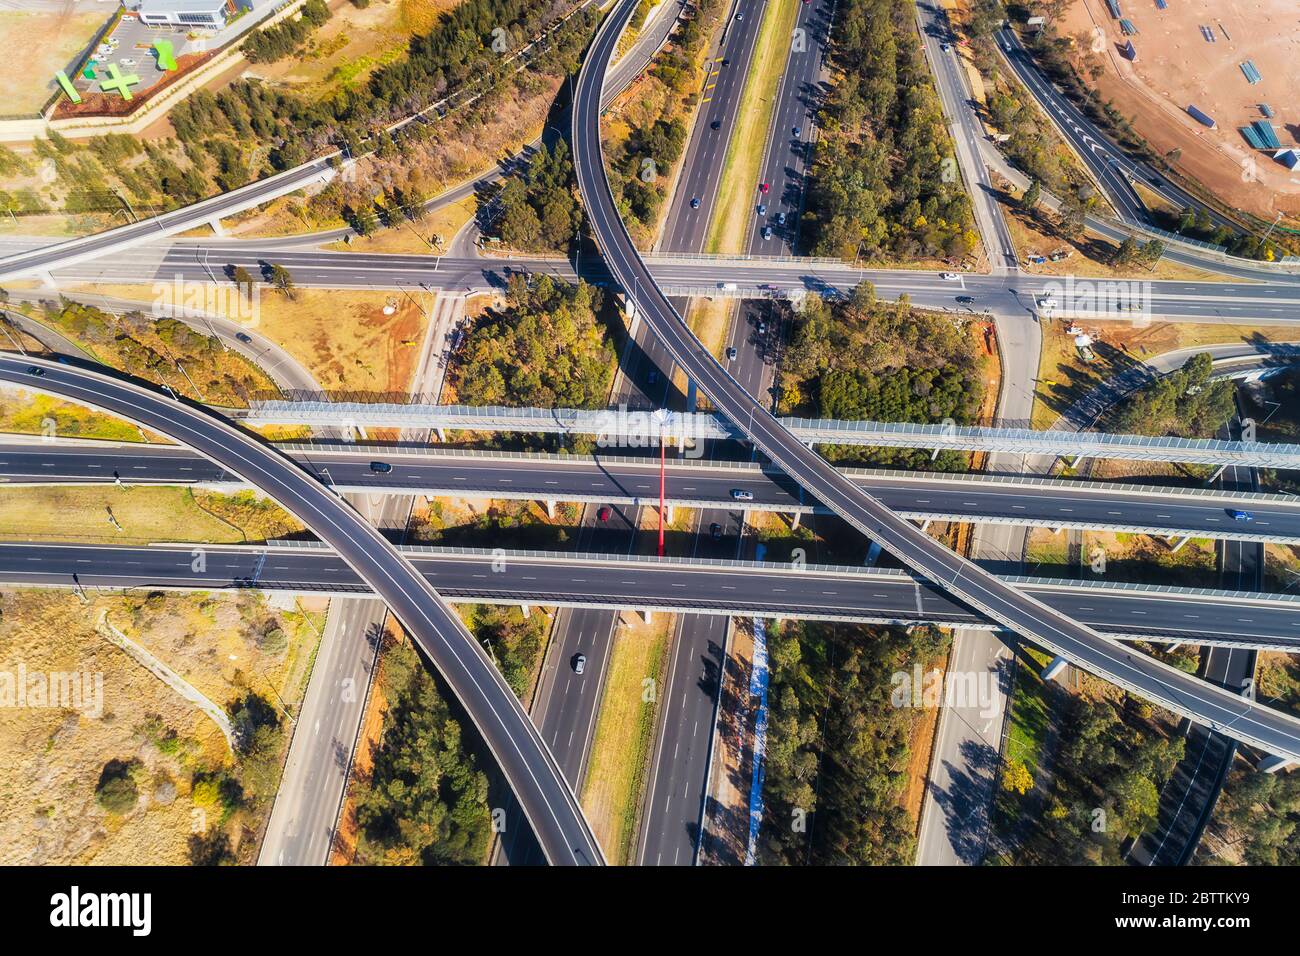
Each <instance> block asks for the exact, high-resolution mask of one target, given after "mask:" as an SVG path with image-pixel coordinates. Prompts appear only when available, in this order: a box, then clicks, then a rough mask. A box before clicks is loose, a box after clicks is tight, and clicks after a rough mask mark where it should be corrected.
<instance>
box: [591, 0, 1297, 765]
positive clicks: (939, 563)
mask: <svg viewBox="0 0 1300 956" xmlns="http://www.w3.org/2000/svg"><path fill="white" fill-rule="evenodd" d="M637 2H638V0H621V2H620V3H619V4H618V5H617V6H616V7H615V8H614V10H613V11H612V12H611V13H610V14H609V16H608V17H607V19H606V21H605V22H604V23H603V24H602V25H601V28H600V29H599V31H598V32H597V34H596V39H595V41H594V42H593V45H592V48H591V50H590V51H589V53H588V56H587V57H586V59H585V60H584V63H583V67H582V70H581V72H580V74H579V77H578V83H577V89H576V93H575V100H574V109H573V134H572V139H573V144H574V167H575V171H576V174H577V180H578V187H579V191H580V193H581V195H582V199H583V202H584V205H585V207H586V210H587V214H588V216H589V218H590V221H591V225H592V230H593V233H594V234H595V236H596V239H597V243H598V245H599V246H600V248H601V251H602V253H603V255H604V257H605V261H606V264H607V265H608V267H609V269H610V273H611V275H612V277H613V279H614V280H615V282H616V283H617V285H618V286H619V288H621V289H622V291H623V293H624V295H625V296H626V297H627V300H628V303H629V308H631V309H634V310H635V312H636V314H637V315H638V316H639V317H640V318H641V319H642V320H643V321H645V322H646V323H648V324H649V326H650V328H651V329H653V331H654V333H655V335H656V336H657V337H658V338H659V339H660V340H661V341H662V342H663V343H664V344H665V346H666V347H667V348H668V350H669V351H670V352H671V353H672V355H673V358H674V359H675V360H676V361H677V363H678V365H679V366H681V367H682V368H683V369H684V370H685V371H686V373H687V375H689V376H690V378H691V379H692V381H693V382H694V383H695V384H696V385H697V386H698V387H699V388H700V389H702V390H703V392H704V393H705V394H706V395H708V396H709V397H710V398H711V399H712V401H713V402H714V404H715V405H716V406H717V407H718V408H719V409H720V410H721V411H722V413H723V414H724V415H726V416H727V417H728V418H729V419H731V420H732V421H733V422H734V423H735V424H736V425H737V426H738V427H739V428H740V429H742V430H743V431H744V433H745V434H746V435H747V437H748V438H749V439H750V440H751V441H752V442H753V443H754V445H755V447H757V448H758V449H759V450H760V451H761V452H762V453H763V454H765V455H767V456H768V458H769V459H771V460H772V461H773V463H775V464H776V465H777V466H778V467H780V468H782V469H783V470H784V471H785V472H786V473H787V474H789V475H790V476H791V477H792V478H794V479H795V480H796V481H798V482H799V483H800V484H802V485H803V486H804V487H805V488H807V489H808V490H809V492H811V493H812V494H813V495H815V496H816V497H817V498H819V499H820V500H821V501H822V502H823V503H825V504H826V505H827V506H828V507H829V508H830V509H831V510H833V511H834V512H835V513H836V514H837V515H839V516H840V517H841V518H843V519H844V520H846V521H847V522H848V523H849V524H850V525H851V526H853V527H854V528H856V529H857V530H858V531H860V532H861V533H863V534H864V535H866V536H868V537H870V538H872V539H873V540H875V541H877V542H879V543H880V544H881V546H882V547H884V548H885V549H886V550H888V551H889V552H890V553H891V554H893V555H894V556H895V557H897V558H898V559H899V560H900V561H902V562H903V563H904V564H905V565H907V566H909V567H912V568H914V569H915V570H917V571H918V572H919V573H921V574H922V575H924V576H925V577H926V578H928V579H930V580H932V581H936V582H941V584H942V586H943V587H944V588H946V589H947V590H949V591H950V592H952V593H953V594H954V595H955V596H957V597H959V598H960V599H961V600H963V601H964V602H966V603H968V604H970V605H971V606H973V607H975V608H977V609H978V610H980V611H981V612H983V613H984V614H985V615H987V616H988V617H990V618H992V619H993V620H995V621H997V622H998V623H1000V624H1002V625H1003V626H1005V627H1007V628H1009V629H1011V630H1013V631H1015V632H1016V633H1018V634H1020V635H1022V636H1023V637H1026V638H1028V639H1030V640H1033V641H1035V642H1037V643H1039V644H1041V645H1043V646H1045V647H1047V648H1049V649H1051V650H1053V651H1055V652H1056V653H1058V654H1061V655H1063V656H1064V657H1066V658H1067V659H1068V660H1071V661H1073V662H1074V663H1075V664H1076V665H1078V666H1081V667H1083V668H1085V669H1087V670H1090V671H1092V672H1093V673H1095V674H1097V675H1098V676H1100V677H1103V678H1105V679H1107V680H1109V681H1111V682H1112V683H1115V684H1117V685H1119V686H1120V687H1123V688H1125V689H1128V690H1131V691H1133V692H1135V693H1137V694H1139V695H1141V696H1144V697H1146V698H1148V699H1150V700H1152V701H1153V702H1155V703H1158V704H1161V705H1162V706H1165V707H1168V708H1169V709H1171V710H1174V711H1175V712H1177V713H1182V714H1186V715H1188V716H1191V717H1193V718H1194V719H1197V720H1200V721H1202V722H1205V723H1208V724H1210V725H1211V726H1214V727H1216V728H1218V727H1223V728H1226V731H1227V732H1228V733H1231V734H1232V735H1233V736H1235V737H1237V738H1238V739H1242V740H1247V741H1249V742H1252V743H1256V744H1258V745H1259V746H1262V747H1263V748H1264V749H1266V750H1269V751H1271V752H1274V753H1279V754H1286V755H1300V720H1298V719H1296V718H1293V717H1290V716H1288V715H1284V714H1281V713H1278V712H1275V711H1272V710H1269V709H1268V708H1264V707H1259V706H1257V705H1255V704H1254V703H1253V702H1248V701H1242V700H1241V699H1239V698H1237V697H1235V696H1234V695H1232V694H1229V693H1227V692H1226V691H1224V690H1222V689H1221V688H1216V687H1212V686H1210V685H1207V684H1205V683H1204V682H1203V681H1200V680H1198V679H1197V678H1195V677H1193V676H1191V675H1188V674H1185V673H1183V672H1181V671H1178V670H1177V669H1176V668H1173V667H1170V666H1168V665H1166V664H1163V663H1161V662H1159V661H1157V660H1155V659H1153V658H1149V657H1146V656H1145V655H1142V654H1137V655H1134V654H1131V653H1127V652H1124V651H1120V650H1117V649H1116V648H1115V647H1114V645H1113V644H1111V643H1110V642H1108V641H1106V640H1105V639H1104V638H1103V637H1102V636H1101V635H1100V634H1098V633H1097V632H1096V631H1094V630H1092V629H1091V628H1089V627H1086V626H1084V625H1082V624H1079V623H1078V622H1077V621H1074V620H1071V619H1070V618H1069V617H1066V616H1065V615H1063V614H1061V613H1060V612H1059V611H1056V610H1054V609H1052V608H1050V607H1048V606H1047V605H1045V604H1043V603H1041V602H1040V601H1039V600H1037V599H1035V598H1033V597H1031V596H1030V595H1028V594H1026V593H1024V592H1022V591H1018V590H1017V589H1015V588H1013V587H1010V586H1008V585H1007V584H1006V583H1004V582H1002V581H999V580H998V579H996V578H995V577H993V576H992V575H991V574H989V573H988V572H986V571H984V570H982V569H980V568H978V567H976V566H974V565H973V564H971V563H970V562H968V561H966V560H964V559H962V558H960V557H959V556H957V555H956V554H954V553H953V552H952V551H950V550H948V549H947V548H946V547H944V546H943V545H942V544H940V543H939V542H937V541H935V540H934V539H933V538H931V537H929V536H928V535H926V534H924V533H923V532H921V531H920V530H919V529H918V528H916V526H915V525H913V524H912V523H910V522H909V521H907V520H905V519H903V518H901V517H899V516H898V515H896V514H894V513H893V512H891V511H890V510H889V509H888V508H886V507H884V506H883V505H882V504H881V503H880V502H879V501H878V500H876V499H874V498H872V497H871V496H870V495H867V494H865V493H863V492H862V491H861V490H860V489H859V488H858V487H857V486H855V485H854V484H853V483H852V482H850V481H848V480H847V479H846V478H844V477H843V476H842V475H840V474H839V473H838V472H836V471H835V469H834V468H832V467H831V466H830V464H829V463H828V462H826V461H825V459H823V458H821V457H820V456H819V455H817V454H816V453H815V452H813V451H812V450H811V449H809V448H807V447H806V446H804V445H803V444H801V443H800V442H798V441H797V440H795V439H794V438H793V436H791V435H790V433H789V432H787V431H786V430H785V429H784V428H782V427H781V426H780V424H779V423H778V422H777V421H776V419H775V418H773V417H772V415H770V414H769V413H768V412H767V411H766V410H765V409H763V408H762V407H761V406H759V405H758V403H757V402H755V401H754V399H753V398H752V397H750V396H749V395H748V393H746V392H745V390H744V389H743V388H741V387H740V385H739V384H738V383H737V382H736V381H735V380H734V379H733V378H731V376H730V375H728V374H727V372H726V370H725V369H724V368H723V367H722V366H721V365H720V364H719V363H718V362H717V360H716V359H714V358H713V357H712V355H710V354H709V353H708V351H707V350H706V349H705V348H704V347H703V346H702V345H701V343H700V342H699V341H698V340H697V339H696V338H695V337H694V335H693V334H692V333H691V331H690V329H689V328H688V327H687V326H686V324H685V322H684V321H683V320H682V318H681V316H680V315H678V314H677V313H676V311H675V310H674V309H673V307H672V305H671V304H670V303H669V302H668V300H667V298H666V297H665V296H664V293H663V292H662V291H661V290H660V289H659V287H658V286H657V285H656V283H655V278H654V276H653V275H652V274H651V273H650V271H649V270H648V269H647V268H646V266H645V263H644V262H643V261H642V259H641V256H640V254H639V253H638V252H637V250H636V247H635V246H634V245H633V243H632V240H631V237H630V236H629V235H628V233H627V229H626V228H625V226H624V225H623V222H622V219H621V218H620V215H619V212H618V210H617V208H616V207H615V205H614V203H613V199H612V195H611V193H610V189H609V183H608V180H607V177H606V174H605V167H604V158H603V155H602V153H601V145H600V89H601V86H602V83H603V79H604V74H605V70H606V68H607V66H608V64H609V61H610V59H611V58H612V55H613V52H614V49H615V47H616V45H617V42H618V37H619V36H620V34H621V33H622V30H623V28H624V27H625V26H626V24H627V21H628V19H629V18H630V17H631V15H632V13H633V11H634V10H635V8H636V6H637Z"/></svg>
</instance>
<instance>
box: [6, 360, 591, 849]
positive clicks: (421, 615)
mask: <svg viewBox="0 0 1300 956" xmlns="http://www.w3.org/2000/svg"><path fill="white" fill-rule="evenodd" d="M33 369H36V370H39V372H40V374H34V373H33V371H32V370H33ZM0 379H3V380H5V381H9V382H12V383H17V384H21V385H23V386H25V387H28V388H36V389H39V390H41V391H45V392H48V393H51V394H54V395H58V396H60V397H62V398H65V399H68V400H70V401H74V402H77V403H79V404H85V405H89V406H91V407H94V408H98V409H100V410H102V411H106V412H109V413H111V414H116V415H120V416H122V417H123V418H126V419H128V420H129V421H133V422H135V423H137V424H139V425H142V426H144V427H146V428H150V429H152V430H154V431H156V432H158V433H159V434H163V435H167V436H169V437H171V438H172V439H174V440H175V441H178V442H181V443H183V444H185V445H187V446H189V447H190V448H192V449H194V450H195V451H197V452H199V453H200V454H202V455H204V456H206V457H208V458H210V459H212V460H214V461H217V462H220V463H221V464H222V465H223V466H224V467H226V468H228V469H229V470H231V471H232V472H235V473H237V474H240V475H242V476H243V477H244V478H245V480H248V481H250V482H252V483H253V484H255V485H256V486H257V487H258V488H259V489H261V490H262V491H263V492H264V493H265V494H266V495H267V496H268V497H269V498H271V499H272V500H273V501H276V502H278V503H279V504H280V505H281V506H282V507H285V508H286V509H287V510H288V511H289V512H290V513H292V514H294V515H295V516H296V517H298V519H299V520H301V521H302V522H303V523H304V524H306V525H307V527H308V528H310V529H311V530H312V531H313V532H314V533H315V534H316V535H317V536H318V537H319V538H320V539H321V540H322V541H324V542H326V543H328V544H329V545H330V546H331V547H332V548H334V549H336V550H337V551H338V553H339V555H340V557H341V558H342V559H343V560H344V561H346V563H347V565H348V566H349V567H350V568H353V569H355V572H356V573H357V575H358V576H359V577H361V578H363V579H364V580H366V581H367V582H369V583H370V584H371V586H372V587H373V588H374V590H375V592H376V593H377V594H378V595H379V596H380V597H382V598H383V599H384V601H385V603H387V604H388V606H389V608H390V609H391V610H392V612H393V614H394V615H395V616H396V617H397V618H398V620H400V621H401V622H402V623H403V625H404V626H405V628H406V630H407V631H408V633H410V634H411V636H412V638H413V639H414V640H415V641H416V643H417V644H419V645H420V648H421V650H422V651H423V652H424V653H425V655H426V656H427V657H428V658H429V660H430V661H431V662H432V663H433V665H434V666H435V667H436V668H437V669H438V671H439V673H441V674H442V676H443V678H444V679H445V680H446V681H447V683H448V685H449V686H450V687H451V688H452V691H453V693H455V694H456V696H457V698H458V699H459V700H460V702H461V704H462V706H463V707H464V708H465V710H466V712H467V713H468V714H469V716H470V718H471V719H472V720H473V721H474V723H475V725H476V726H477V727H478V729H479V733H480V735H481V736H482V738H483V740H484V742H485V743H486V744H487V746H488V748H489V750H490V751H491V752H492V754H493V756H494V757H495V758H496V759H497V761H498V764H499V766H500V767H501V770H502V772H503V774H504V775H505V777H506V779H507V780H508V781H509V782H510V785H511V787H512V788H513V789H514V792H515V794H516V796H517V798H518V800H519V802H520V804H521V805H522V806H523V807H524V809H525V812H526V813H527V816H528V820H529V823H530V824H531V826H532V828H533V831H534V833H535V834H536V835H537V839H538V841H539V843H541V845H542V847H543V849H544V850H545V852H546V855H547V859H548V860H549V861H550V862H551V863H553V864H586V865H599V864H601V863H602V862H603V856H602V854H601V851H600V847H599V846H598V845H597V843H596V840H595V837H594V836H593V835H592V833H591V831H590V828H589V827H588V826H587V822H586V819H585V818H584V817H583V815H582V810H581V807H579V805H578V801H577V798H576V797H575V796H574V795H573V791H572V790H571V789H570V788H569V786H568V784H567V783H566V782H565V781H564V778H563V776H562V775H561V773H560V771H559V767H558V766H557V765H556V763H555V761H554V759H553V758H552V756H551V754H550V752H549V751H548V750H547V748H546V746H545V744H544V743H543V742H542V740H541V738H540V736H539V735H538V733H537V731H536V729H535V728H534V727H533V725H532V723H531V722H530V721H529V719H528V715H527V714H526V713H525V712H524V710H523V708H522V706H520V704H519V701H518V700H517V699H516V697H515V695H514V693H513V692H512V691H511V690H510V687H509V686H508V685H507V684H506V682H505V681H504V680H503V679H502V677H501V675H500V673H499V672H498V671H497V669H496V667H495V665H494V664H493V663H492V661H491V660H490V659H489V658H488V656H487V654H486V653H485V652H484V651H483V649H482V648H480V647H479V645H478V643H477V642H476V641H475V640H474V638H473V637H472V636H471V635H470V633H469V631H468V630H466V628H465V625H464V624H463V623H462V622H461V620H460V617H459V616H458V615H457V614H456V612H455V611H454V610H452V609H451V607H450V606H449V605H447V604H446V603H445V602H444V601H443V600H442V599H441V598H440V597H439V595H438V593H437V592H436V591H435V590H434V589H433V588H432V587H431V586H430V584H429V582H428V581H427V580H426V579H425V578H423V577H422V576H421V575H420V574H419V573H418V572H417V571H416V570H415V569H414V567H413V566H412V565H411V564H410V563H409V562H408V561H407V560H406V559H405V558H404V557H403V556H402V555H401V553H400V552H398V551H397V550H396V549H395V548H393V547H392V546H391V545H389V543H388V542H387V541H386V540H385V539H384V537H383V536H382V535H381V534H380V533H379V532H378V531H377V530H376V529H375V528H374V527H372V526H371V525H370V524H369V523H367V522H366V521H365V520H364V519H363V518H362V517H361V516H360V515H359V514H358V513H357V512H356V511H354V510H353V509H352V508H351V507H350V506H348V505H347V504H346V503H345V502H343V501H342V500H340V499H339V497H338V496H337V495H336V494H334V493H333V492H332V491H330V490H329V489H328V488H327V487H326V486H325V485H322V484H321V483H320V482H318V481H317V480H316V479H315V478H313V477H312V476H310V475H308V474H307V473H306V472H304V471H302V470H301V469H300V468H298V467H296V466H295V465H294V464H293V463H292V462H291V461H289V460H288V459H286V458H284V457H283V456H282V455H280V454H279V453H278V452H276V451H275V450H273V449H272V448H271V447H270V446H268V445H266V444H265V443H264V442H262V441H261V440H259V439H257V438H255V437H253V436H251V435H249V434H247V433H246V432H243V431H241V430H239V429H238V428H235V427H234V426H232V425H230V424H229V423H228V422H225V421H224V420H223V419H221V418H219V417H217V416H215V415H214V414H212V413H211V412H209V411H207V410H205V409H201V408H198V407H196V406H192V405H190V404H188V403H184V402H179V401H175V400H169V399H168V398H166V397H164V396H163V395H162V394H161V393H160V392H157V391H155V390H153V389H151V388H146V387H144V386H141V385H139V384H136V383H134V382H131V381H128V380H126V379H123V378H118V377H113V376H110V375H106V374H102V373H100V372H92V371H87V370H84V369H82V368H79V367H75V366H70V365H65V364H60V363H56V362H49V361H42V360H39V359H30V358H23V357H18V356H0Z"/></svg>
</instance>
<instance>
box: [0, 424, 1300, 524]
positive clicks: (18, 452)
mask: <svg viewBox="0 0 1300 956" xmlns="http://www.w3.org/2000/svg"><path fill="white" fill-rule="evenodd" d="M278 447H279V450H280V451H282V452H284V453H285V454H286V455H288V456H289V457H290V458H292V459H293V460H294V462H295V463H297V465H298V466H299V467H300V468H302V469H303V470H304V471H306V472H307V473H309V474H311V475H313V476H315V477H316V479H317V480H318V481H320V482H321V483H323V484H327V485H329V486H331V487H332V488H333V489H334V490H336V491H339V492H341V493H345V494H364V495H371V496H373V495H391V496H409V495H412V494H420V495H426V496H429V497H442V496H455V497H461V498H475V497H480V498H497V499H515V500H541V501H565V502H583V503H590V504H609V505H614V504H618V505H633V506H646V505H656V504H657V503H658V495H659V463H658V461H657V460H654V459H652V458H641V459H637V458H625V457H618V456H594V457H588V456H584V455H544V454H502V453H494V452H472V451H468V452H467V451H457V450H442V449H438V448H423V449H419V448H415V449H397V448H392V447H385V446H373V447H360V448H349V449H344V450H340V449H338V448H337V447H335V448H331V447H329V446H297V445H282V446H278ZM376 465H378V466H380V467H388V468H390V469H391V470H390V471H387V472H377V471H376V470H375V466H376ZM843 473H844V474H845V475H846V476H847V477H848V478H849V479H850V480H851V481H853V482H854V483H856V484H857V485H859V486H861V487H863V488H870V489H871V490H872V493H873V494H875V495H876V496H877V497H878V498H879V499H880V500H881V501H882V502H883V503H884V504H885V505H886V506H888V507H890V508H892V509H893V510H894V511H896V512H897V513H898V514H900V515H903V516H904V517H907V518H911V519H913V520H920V521H930V520H935V521H947V520H962V521H973V522H978V523H987V524H1006V525H1015V526H1024V527H1051V528H1078V529H1089V530H1110V531H1123V532H1137V533H1144V534H1153V535H1161V536H1179V537H1181V536H1192V537H1201V538H1214V539H1223V540H1233V541H1256V542H1262V541H1268V542H1278V543H1296V542H1300V498H1297V497H1296V496H1294V495H1270V494H1260V493H1256V492H1248V491H1229V490H1221V489H1207V488H1177V487H1166V486H1161V485H1125V484H1115V483H1110V482H1091V481H1071V480H1068V479H1050V478H1032V477H1016V476H994V475H988V474H984V473H976V474H944V473H941V472H907V471H890V470H882V469H864V468H849V469H843ZM665 479H666V480H665V501H666V503H667V504H669V505H671V506H674V507H677V506H680V507H690V508H724V509H727V510H728V511H744V512H749V511H775V512H782V513H787V514H810V513H813V512H821V513H826V510H827V509H825V508H823V507H822V506H820V505H819V504H818V503H817V502H816V501H814V500H812V499H809V498H808V497H807V496H806V495H804V494H803V492H802V489H801V488H800V487H799V485H798V484H796V483H795V482H794V481H792V480H791V479H790V478H789V477H788V476H787V475H785V474H784V473H783V472H781V471H779V470H777V469H774V468H771V467H763V466H762V465H760V464H758V463H755V462H740V461H702V460H697V461H691V460H689V459H686V460H683V459H672V460H670V462H669V464H668V466H667V468H666V470H665ZM116 483H122V484H130V485H204V486H214V487H221V486H228V485H231V484H235V485H242V482H240V481H239V480H238V479H237V478H236V477H235V476H232V475H231V474H230V473H229V472H228V471H227V470H226V469H225V468H223V467H221V466H220V465H217V464H214V463H213V462H211V461H209V460H208V459H206V458H204V457H202V456H201V455H196V454H194V453H192V452H190V451H188V450H187V449H184V448H177V447H173V446H167V445H131V444H125V445H109V444H106V445H100V444H98V443H89V442H83V441H75V440H73V441H67V442H59V443H41V442H39V441H36V440H32V441H19V442H9V443H3V442H0V486H3V485H8V486H10V487H13V486H15V485H25V484H40V485H76V484H116ZM734 492H742V493H744V494H746V495H749V496H750V497H749V498H748V499H744V500H739V499H737V497H736V495H735V494H734ZM1243 510H1244V511H1247V512H1248V513H1249V514H1250V515H1251V516H1252V520H1251V521H1240V520H1236V519H1235V518H1234V517H1233V513H1234V512H1237V511H1243Z"/></svg>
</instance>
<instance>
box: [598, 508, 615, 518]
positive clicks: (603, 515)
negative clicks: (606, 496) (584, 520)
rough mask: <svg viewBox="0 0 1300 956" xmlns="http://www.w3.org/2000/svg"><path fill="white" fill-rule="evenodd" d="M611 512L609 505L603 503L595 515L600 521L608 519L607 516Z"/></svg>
mask: <svg viewBox="0 0 1300 956" xmlns="http://www.w3.org/2000/svg"><path fill="white" fill-rule="evenodd" d="M612 513H613V512H611V511H610V507H609V505H604V506H603V507H602V508H601V509H600V510H599V511H597V512H596V517H597V518H599V519H600V520H601V521H608V520H609V516H610V515H611V514H612Z"/></svg>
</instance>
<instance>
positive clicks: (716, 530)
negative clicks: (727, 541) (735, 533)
mask: <svg viewBox="0 0 1300 956" xmlns="http://www.w3.org/2000/svg"><path fill="white" fill-rule="evenodd" d="M709 536H710V537H712V538H713V540H714V541H721V540H722V525H720V524H718V523H717V522H716V521H715V522H713V524H711V525H709Z"/></svg>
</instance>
